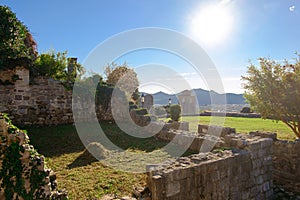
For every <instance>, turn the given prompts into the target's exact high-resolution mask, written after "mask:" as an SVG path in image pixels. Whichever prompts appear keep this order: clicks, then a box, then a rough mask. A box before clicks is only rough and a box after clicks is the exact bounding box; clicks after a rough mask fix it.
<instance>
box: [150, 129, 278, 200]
mask: <svg viewBox="0 0 300 200" xmlns="http://www.w3.org/2000/svg"><path fill="white" fill-rule="evenodd" d="M179 132H181V135H185V136H182V138H180V140H181V139H184V137H188V133H186V134H184V132H183V131H174V130H169V131H167V130H164V131H162V132H161V133H160V137H161V138H163V139H165V140H170V139H172V138H174V137H175V136H174V135H176V134H177V133H179ZM167 133H169V134H167ZM190 134H191V133H190ZM190 137H195V136H191V135H190ZM195 138H196V139H195V140H194V141H198V142H199V143H198V144H196V143H194V142H193V144H192V146H193V145H194V147H193V148H195V149H198V150H199V149H200V146H197V145H202V143H203V141H204V140H206V139H209V138H207V137H206V138H205V137H202V136H197V137H195ZM215 139H216V138H215ZM173 141H174V140H173ZM217 146H219V147H227V148H228V147H230V148H233V150H232V151H217V153H215V154H213V153H200V154H197V155H192V156H190V157H188V158H180V159H179V160H178V161H176V162H174V163H171V164H166V165H163V166H160V167H158V168H154V169H152V170H150V172H149V173H148V186H149V188H150V190H151V193H152V200H168V199H170V200H171V199H172V200H173V199H175V200H176V199H178V200H179V199H185V198H186V197H187V196H188V197H189V199H195V200H196V199H197V200H198V199H213V200H215V199H220V200H221V199H272V196H273V162H272V156H273V140H272V139H270V138H261V137H259V136H250V135H248V136H246V135H238V134H231V135H227V136H225V138H223V139H222V138H219V139H218V140H217Z"/></svg>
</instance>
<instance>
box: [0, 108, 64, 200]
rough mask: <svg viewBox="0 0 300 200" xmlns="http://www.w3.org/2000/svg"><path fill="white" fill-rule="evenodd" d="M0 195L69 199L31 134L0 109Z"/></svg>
mask: <svg viewBox="0 0 300 200" xmlns="http://www.w3.org/2000/svg"><path fill="white" fill-rule="evenodd" d="M0 138H1V141H0V199H3V200H5V199H7V200H8V199H9V200H11V199H19V200H22V199H49V200H50V199H67V194H66V193H65V192H58V191H57V190H56V189H57V188H56V185H57V183H56V180H55V179H56V175H55V173H54V172H53V171H52V170H50V169H46V168H45V163H44V157H43V156H42V155H40V154H38V153H37V152H36V150H35V149H34V147H33V146H32V145H30V144H28V140H29V138H28V136H27V134H26V133H24V132H23V131H21V130H19V129H17V128H16V127H15V126H13V125H12V124H10V122H9V119H7V118H6V117H4V116H3V115H2V114H1V113H0Z"/></svg>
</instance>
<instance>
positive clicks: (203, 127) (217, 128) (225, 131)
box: [198, 124, 236, 137]
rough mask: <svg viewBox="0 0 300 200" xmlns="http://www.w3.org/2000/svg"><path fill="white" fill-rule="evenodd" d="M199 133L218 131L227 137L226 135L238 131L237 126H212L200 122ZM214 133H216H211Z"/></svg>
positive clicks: (221, 135) (220, 134)
mask: <svg viewBox="0 0 300 200" xmlns="http://www.w3.org/2000/svg"><path fill="white" fill-rule="evenodd" d="M198 133H199V134H210V133H216V135H219V136H220V137H225V135H228V134H231V133H236V130H235V128H230V127H221V126H210V125H205V124H198ZM211 135H214V134H211Z"/></svg>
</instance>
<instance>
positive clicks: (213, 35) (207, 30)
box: [189, 3, 234, 46]
mask: <svg viewBox="0 0 300 200" xmlns="http://www.w3.org/2000/svg"><path fill="white" fill-rule="evenodd" d="M233 21H234V18H233V16H232V12H231V10H230V8H229V6H228V5H226V4H224V3H219V4H216V5H207V6H202V7H201V8H200V9H196V11H195V12H194V14H192V16H191V19H190V24H189V29H190V33H191V35H192V37H193V38H195V39H197V40H200V41H201V42H203V43H204V44H206V45H209V46H215V45H218V44H221V43H223V42H225V41H226V40H227V39H228V37H230V33H231V31H232V28H233Z"/></svg>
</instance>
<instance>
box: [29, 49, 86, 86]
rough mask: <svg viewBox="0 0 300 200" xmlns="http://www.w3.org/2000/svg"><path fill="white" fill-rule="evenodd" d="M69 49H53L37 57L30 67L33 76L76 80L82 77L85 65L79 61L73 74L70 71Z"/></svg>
mask: <svg viewBox="0 0 300 200" xmlns="http://www.w3.org/2000/svg"><path fill="white" fill-rule="evenodd" d="M68 63H69V60H68V58H67V51H65V52H57V53H56V52H55V51H53V50H51V51H49V52H48V53H44V54H41V55H39V56H38V57H37V59H36V61H35V62H34V64H33V67H31V69H30V73H31V76H33V77H35V76H46V77H50V78H53V79H55V80H60V81H69V82H72V83H73V82H74V81H75V78H76V77H77V78H80V76H81V75H82V74H83V67H82V66H81V65H80V64H79V63H77V64H76V67H75V68H76V70H74V71H73V74H70V73H68V70H67V68H68Z"/></svg>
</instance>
